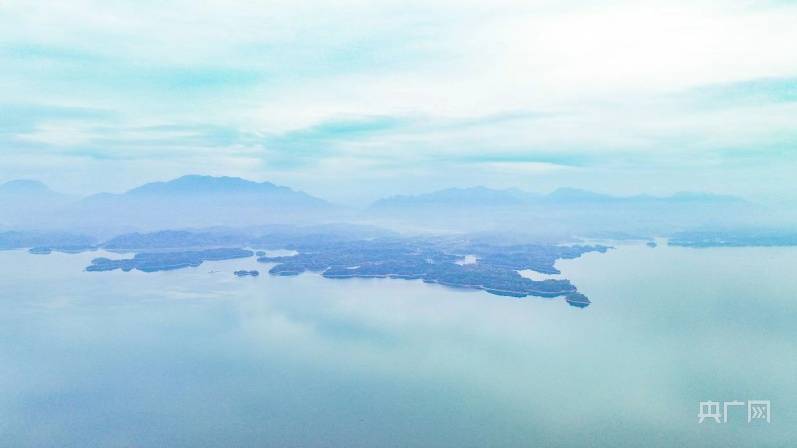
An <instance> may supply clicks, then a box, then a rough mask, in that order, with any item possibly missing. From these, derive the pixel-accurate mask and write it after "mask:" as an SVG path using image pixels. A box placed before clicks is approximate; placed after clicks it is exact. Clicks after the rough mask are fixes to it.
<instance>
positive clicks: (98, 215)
mask: <svg viewBox="0 0 797 448" xmlns="http://www.w3.org/2000/svg"><path fill="white" fill-rule="evenodd" d="M341 212H342V211H341V210H340V208H338V207H336V206H333V205H332V204H330V203H328V202H326V201H324V200H322V199H319V198H316V197H313V196H311V195H308V194H306V193H303V192H300V191H295V190H292V189H290V188H288V187H283V186H279V185H274V184H272V183H270V182H252V181H248V180H245V179H241V178H237V177H212V176H197V175H190V176H183V177H180V178H177V179H174V180H170V181H166V182H153V183H148V184H144V185H142V186H140V187H137V188H133V189H132V190H129V191H127V192H125V193H121V194H111V193H100V194H95V195H92V196H89V197H87V198H84V199H82V200H81V201H79V202H78V203H76V204H75V205H74V206H73V207H71V208H70V210H69V211H68V213H67V214H65V216H64V217H63V219H64V221H65V223H67V224H71V225H74V226H78V227H82V228H90V229H95V230H101V231H106V232H107V231H112V233H120V232H123V231H134V230H153V229H166V228H184V227H192V228H196V227H209V226H237V227H241V226H251V225H261V224H270V223H297V224H300V223H306V222H325V221H327V220H331V219H334V218H335V217H337V216H338V215H339V214H340V213H341Z"/></svg>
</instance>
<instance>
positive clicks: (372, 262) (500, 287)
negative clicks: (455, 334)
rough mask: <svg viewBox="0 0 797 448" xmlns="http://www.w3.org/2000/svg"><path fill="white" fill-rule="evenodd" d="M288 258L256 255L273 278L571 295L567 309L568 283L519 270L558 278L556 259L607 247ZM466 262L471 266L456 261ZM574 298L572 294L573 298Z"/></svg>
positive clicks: (397, 246) (345, 247) (453, 248)
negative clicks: (310, 276)
mask: <svg viewBox="0 0 797 448" xmlns="http://www.w3.org/2000/svg"><path fill="white" fill-rule="evenodd" d="M290 249H293V250H296V251H297V252H298V253H296V254H294V255H290V256H276V257H268V256H261V257H259V258H258V261H259V262H261V263H269V264H273V266H272V267H271V268H270V269H269V273H270V274H272V275H282V276H286V275H298V274H301V273H303V272H306V271H311V272H318V273H320V274H321V275H322V276H323V277H326V278H330V279H345V278H355V277H359V278H398V279H406V280H421V281H423V282H426V283H436V284H440V285H445V286H450V287H455V288H466V289H479V290H483V291H485V292H488V293H490V294H495V295H502V296H510V297H526V296H538V297H559V296H570V297H571V298H572V300H571V301H572V302H573V303H571V304H578V305H583V306H586V305H588V304H589V300H588V299H587V298H586V297H585V296H583V295H581V294H579V293H578V292H577V290H576V287H575V286H573V284H572V283H570V281H569V280H554V279H547V280H541V281H537V280H531V279H529V278H526V277H523V276H521V275H520V273H519V272H518V271H521V270H525V269H531V270H534V271H537V272H540V273H544V274H559V273H560V271H559V270H558V269H557V268H556V267H555V266H554V263H555V262H556V260H558V259H562V258H575V257H578V256H580V255H581V254H583V253H586V252H593V251H596V252H605V251H606V250H607V249H608V247H606V246H558V245H550V246H546V245H532V244H529V245H517V246H491V245H484V244H470V243H467V242H457V243H450V242H446V243H436V242H430V241H424V240H411V239H410V240H401V239H377V240H364V241H333V242H328V243H317V242H314V243H309V244H307V243H306V244H296V245H293V246H292V247H290ZM465 257H469V258H470V259H472V260H474V261H473V262H471V263H462V262H461V260H462V259H463V258H465ZM576 294H577V295H576Z"/></svg>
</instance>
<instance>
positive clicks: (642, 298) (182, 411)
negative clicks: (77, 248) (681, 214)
mask: <svg viewBox="0 0 797 448" xmlns="http://www.w3.org/2000/svg"><path fill="white" fill-rule="evenodd" d="M100 255H102V253H101V252H94V253H83V254H72V255H70V254H59V253H53V254H52V255H31V254H28V253H26V252H24V251H1V252H0V269H2V271H3V273H2V275H0V392H1V393H0V446H4V447H5V446H8V447H94V446H97V447H164V446H168V447H216V446H235V447H249V446H252V447H255V446H257V447H262V446H275V447H277V446H279V447H315V446H318V447H339V446H346V447H360V446H362V447H389V446H396V447H407V446H417V447H484V446H502V447H504V446H505V447H514V446H518V447H523V446H563V447H577V446H590V447H638V446H646V447H672V446H677V445H683V446H763V447H783V446H793V444H794V443H795V441H797V342H796V341H797V299H796V298H795V292H797V276H795V275H794V274H795V267H797V248H718V249H689V248H676V247H667V246H659V247H657V248H649V247H646V246H644V245H634V244H627V245H618V246H617V248H616V249H614V250H611V251H609V252H608V253H606V254H600V253H590V254H586V255H584V256H583V257H581V258H579V259H574V260H560V262H558V263H557V266H558V267H559V268H560V269H561V270H562V272H563V275H564V277H566V278H568V279H570V280H571V281H572V282H573V283H574V284H575V285H576V286H577V287H578V289H579V290H580V291H581V292H583V293H584V294H586V295H587V296H588V297H589V298H590V299H591V300H592V305H591V306H589V307H587V308H585V309H578V308H574V307H571V306H568V305H567V304H566V303H565V302H564V301H563V300H561V299H542V298H525V299H513V298H507V297H499V296H494V295H490V294H487V293H484V292H480V291H466V290H455V289H450V288H446V287H442V286H439V285H429V284H424V283H422V282H420V281H404V280H390V279H347V280H334V279H325V278H322V277H320V276H319V275H316V274H304V275H301V276H298V277H272V276H270V275H268V274H265V271H266V270H267V269H268V266H265V265H262V264H258V263H257V262H256V261H255V260H254V258H251V259H247V260H232V261H223V262H212V263H205V264H203V265H202V266H200V267H198V268H192V269H183V270H178V271H171V272H156V273H149V274H146V273H141V272H128V273H124V272H121V271H113V272H101V273H88V272H84V271H83V269H84V268H85V267H86V266H87V265H88V264H89V261H90V260H91V259H92V258H94V257H97V256H100ZM238 269H259V270H260V271H261V272H262V273H263V274H265V275H260V276H259V277H254V278H250V277H247V278H237V277H235V276H234V275H233V274H232V272H233V271H235V270H238ZM708 400H714V401H718V402H729V401H733V400H739V401H745V402H746V401H748V400H771V403H772V406H771V409H770V411H771V422H770V423H766V422H764V421H753V422H751V423H748V422H747V409H746V407H745V406H736V407H731V408H730V412H729V417H728V422H727V423H716V422H714V421H713V420H708V421H705V422H703V423H702V424H698V419H697V415H698V408H699V402H701V401H708Z"/></svg>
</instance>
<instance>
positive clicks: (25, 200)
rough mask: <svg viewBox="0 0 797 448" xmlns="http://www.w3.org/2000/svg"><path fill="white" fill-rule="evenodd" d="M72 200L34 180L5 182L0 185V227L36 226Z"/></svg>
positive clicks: (72, 199)
mask: <svg viewBox="0 0 797 448" xmlns="http://www.w3.org/2000/svg"><path fill="white" fill-rule="evenodd" d="M73 201H74V198H73V197H71V196H68V195H65V194H61V193H57V192H55V191H53V190H51V189H50V188H49V187H47V185H45V184H43V183H41V182H39V181H36V180H27V179H18V180H12V181H9V182H6V183H4V184H2V185H0V228H16V227H30V226H35V225H36V224H38V223H39V222H41V220H43V219H46V217H47V216H49V215H51V214H53V213H57V212H59V211H61V210H62V209H63V208H64V207H66V206H68V205H69V204H70V203H71V202H73Z"/></svg>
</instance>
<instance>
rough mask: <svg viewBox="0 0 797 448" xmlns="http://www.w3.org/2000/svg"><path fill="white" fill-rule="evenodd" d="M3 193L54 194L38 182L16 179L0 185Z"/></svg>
mask: <svg viewBox="0 0 797 448" xmlns="http://www.w3.org/2000/svg"><path fill="white" fill-rule="evenodd" d="M0 192H3V193H52V192H53V191H52V190H50V188H49V187H47V185H45V184H43V183H42V182H39V181H38V180H30V179H16V180H10V181H8V182H6V183H4V184H2V185H0Z"/></svg>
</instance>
